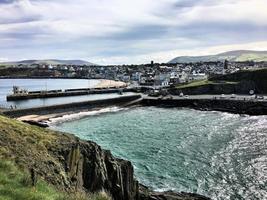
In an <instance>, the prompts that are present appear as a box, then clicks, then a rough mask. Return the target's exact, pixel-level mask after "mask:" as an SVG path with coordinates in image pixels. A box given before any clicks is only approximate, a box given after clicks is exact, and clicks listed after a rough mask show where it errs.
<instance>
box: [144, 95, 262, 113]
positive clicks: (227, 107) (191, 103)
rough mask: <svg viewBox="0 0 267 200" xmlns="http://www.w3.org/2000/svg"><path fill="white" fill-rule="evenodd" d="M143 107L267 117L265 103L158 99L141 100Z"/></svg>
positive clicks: (228, 100) (226, 100)
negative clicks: (182, 108)
mask: <svg viewBox="0 0 267 200" xmlns="http://www.w3.org/2000/svg"><path fill="white" fill-rule="evenodd" d="M141 104H142V105H143V106H162V107H189V108H193V109H198V110H215V111H222V112H229V113H235V114H248V115H267V101H252V100H230V99H164V98H163V99H160V98H143V100H142V102H141Z"/></svg>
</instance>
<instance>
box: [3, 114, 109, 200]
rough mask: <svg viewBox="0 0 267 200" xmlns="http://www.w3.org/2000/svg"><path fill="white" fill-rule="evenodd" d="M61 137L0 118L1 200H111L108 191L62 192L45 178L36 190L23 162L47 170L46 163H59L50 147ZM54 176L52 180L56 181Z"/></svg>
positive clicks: (38, 128) (54, 133)
mask: <svg viewBox="0 0 267 200" xmlns="http://www.w3.org/2000/svg"><path fill="white" fill-rule="evenodd" d="M61 138H62V136H61V137H59V134H58V133H57V132H54V131H51V130H49V129H43V128H40V127H37V126H31V125H28V124H25V123H23V122H19V121H17V120H14V119H10V118H7V117H4V116H1V115H0V200H111V198H110V195H108V194H107V193H106V192H99V193H96V194H86V193H82V192H74V193H66V192H62V191H61V192H60V191H58V190H57V189H56V188H55V186H54V185H51V184H48V183H47V182H46V181H44V179H42V177H38V179H37V184H36V186H35V187H32V184H31V178H30V173H29V170H28V168H27V166H26V167H25V165H23V164H22V163H31V162H34V163H35V164H36V165H39V164H41V165H43V167H45V166H46V165H44V163H43V162H45V161H54V163H57V162H56V161H55V159H54V157H52V156H51V155H50V154H49V152H48V150H47V148H48V147H53V146H54V145H55V144H56V140H59V139H61ZM40 158H42V159H40ZM41 160H42V161H41ZM21 166H24V167H21ZM25 169H26V170H25ZM52 174H53V173H52V172H51V175H49V177H50V178H56V177H54V176H53V175H52Z"/></svg>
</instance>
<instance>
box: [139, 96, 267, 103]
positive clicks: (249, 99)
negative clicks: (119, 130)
mask: <svg viewBox="0 0 267 200" xmlns="http://www.w3.org/2000/svg"><path fill="white" fill-rule="evenodd" d="M170 96H171V97H172V98H173V99H227V100H245V101H264V102H267V95H265V96H263V98H264V99H259V98H257V99H256V98H255V95H233V96H232V95H208V94H204V95H185V96H183V97H180V96H178V95H177V96H175V95H168V96H166V97H163V98H164V99H165V98H170ZM143 98H152V99H155V98H159V97H151V96H147V95H145V96H143Z"/></svg>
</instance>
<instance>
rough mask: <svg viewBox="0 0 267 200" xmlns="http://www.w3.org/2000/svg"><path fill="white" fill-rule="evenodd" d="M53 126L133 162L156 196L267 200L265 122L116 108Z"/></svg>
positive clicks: (258, 118) (263, 118) (181, 111)
mask: <svg viewBox="0 0 267 200" xmlns="http://www.w3.org/2000/svg"><path fill="white" fill-rule="evenodd" d="M51 125H52V128H53V129H56V130H60V131H67V132H71V133H73V134H75V135H77V136H79V137H80V138H82V139H86V140H93V141H95V142H97V143H98V144H99V145H101V146H102V147H103V148H104V149H109V150H111V151H112V153H113V154H114V155H115V156H117V157H120V158H124V159H127V160H130V161H131V162H132V163H133V165H134V169H135V176H136V178H137V179H138V180H139V181H140V182H141V183H143V184H145V185H147V186H150V187H151V188H153V189H155V190H158V191H164V190H170V189H171V190H176V191H186V192H195V193H199V194H203V195H206V196H209V197H211V198H213V199H219V200H228V199H229V200H232V199H238V200H239V199H240V200H241V199H246V200H248V199H253V200H254V199H261V200H262V199H267V116H240V115H235V114H229V113H222V112H211V111H196V110H192V109H178V108H177V109H176V108H157V107H136V108H127V109H122V108H116V107H113V108H105V109H102V110H99V111H92V112H86V113H79V114H75V115H72V116H65V117H62V118H58V119H55V120H54V121H53V122H52V123H51Z"/></svg>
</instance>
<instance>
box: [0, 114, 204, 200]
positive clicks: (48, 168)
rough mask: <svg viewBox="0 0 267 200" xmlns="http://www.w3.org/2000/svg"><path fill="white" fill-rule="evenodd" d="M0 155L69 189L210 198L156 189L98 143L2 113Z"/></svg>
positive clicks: (120, 197)
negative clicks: (144, 183) (160, 191)
mask: <svg viewBox="0 0 267 200" xmlns="http://www.w3.org/2000/svg"><path fill="white" fill-rule="evenodd" d="M0 157H4V158H8V159H11V160H13V161H15V162H16V163H17V164H18V165H19V166H22V167H24V168H26V169H28V170H31V171H34V172H35V173H36V175H37V177H40V178H43V179H44V180H45V181H47V182H48V183H50V184H53V185H54V186H56V188H58V189H59V190H63V191H66V192H74V191H85V192H96V191H100V190H105V191H107V192H108V193H110V194H111V196H112V197H113V199H114V200H138V199H140V200H152V199H153V200H157V199H158V200H161V199H167V200H168V199H169V200H176V199H179V200H183V199H188V200H192V199H195V200H198V199H208V198H206V197H203V196H200V195H196V194H190V193H179V194H178V193H174V192H166V193H156V192H153V191H151V190H149V189H148V188H146V187H144V186H141V185H140V184H139V183H138V182H137V181H136V179H135V178H134V172H133V166H132V164H131V163H130V162H129V161H126V160H122V159H118V158H115V157H113V156H112V154H111V153H110V151H107V150H103V149H102V148H101V147H100V146H98V145H97V144H96V143H94V142H91V141H84V140H80V139H79V138H77V137H75V136H73V135H71V134H66V133H60V132H55V131H51V130H47V129H43V128H40V127H36V126H32V125H27V124H24V123H22V122H18V121H16V120H12V119H9V118H6V117H2V116H0Z"/></svg>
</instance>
